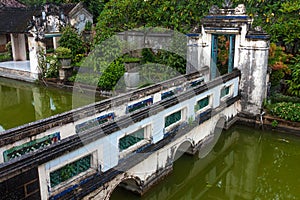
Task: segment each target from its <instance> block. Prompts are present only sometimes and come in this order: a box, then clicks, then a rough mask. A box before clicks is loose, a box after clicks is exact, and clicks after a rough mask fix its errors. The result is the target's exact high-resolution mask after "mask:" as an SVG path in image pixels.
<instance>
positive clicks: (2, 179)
mask: <svg viewBox="0 0 300 200" xmlns="http://www.w3.org/2000/svg"><path fill="white" fill-rule="evenodd" d="M239 8H243V6H239V7H238V8H236V9H219V10H218V11H216V10H213V11H214V12H212V13H211V15H209V16H207V17H205V18H204V19H203V25H202V33H201V34H191V35H189V37H188V45H187V46H188V49H187V51H188V53H187V61H188V63H190V64H193V66H196V68H195V69H196V72H193V73H190V74H187V75H182V76H179V77H176V78H173V79H171V80H168V81H165V82H162V83H159V84H156V85H152V86H149V87H146V88H143V89H139V90H134V91H132V92H129V93H126V94H123V95H119V96H116V97H113V98H110V99H107V100H104V101H101V102H97V103H94V104H91V105H88V106H85V107H82V108H78V109H75V110H72V111H69V112H66V113H63V114H60V115H56V116H53V117H50V118H47V119H44V120H40V121H37V122H33V123H30V124H27V125H24V126H21V127H17V128H14V129H11V130H7V131H4V132H2V133H0V163H1V164H0V197H1V198H4V199H109V198H110V196H111V194H112V192H113V191H114V189H115V188H116V187H117V186H122V187H125V188H126V189H128V190H131V191H133V192H136V193H139V194H143V193H145V192H146V191H147V190H148V189H149V188H150V187H151V186H152V185H153V184H155V183H156V182H157V181H159V180H160V179H162V178H163V177H164V176H166V175H167V174H168V173H169V172H170V171H172V168H173V163H174V161H175V160H176V159H177V158H178V157H179V156H180V154H182V153H183V152H187V153H190V154H194V153H195V152H198V154H199V157H206V155H208V154H209V152H210V150H211V147H212V146H213V145H208V144H215V143H216V142H217V139H218V137H219V135H220V134H221V130H222V129H223V128H228V127H230V125H232V124H233V123H234V122H235V120H236V116H237V115H238V114H239V113H241V112H242V113H244V114H249V115H252V116H253V115H254V116H256V115H259V114H260V109H261V106H262V102H263V99H264V98H265V96H266V93H267V92H266V85H267V60H268V38H269V37H268V36H267V35H266V34H264V33H263V32H261V31H254V30H252V29H251V30H250V29H249V27H251V22H252V20H251V18H249V17H248V16H247V15H245V11H244V10H243V9H241V10H240V9H239ZM220 34H224V35H226V37H227V36H228V37H227V38H228V39H229V40H228V41H229V43H228V44H229V52H228V55H229V60H228V73H225V74H224V75H222V76H220V74H218V73H217V65H216V63H217V60H218V48H217V44H218V37H219V36H220ZM203 66H207V67H203ZM189 67H190V66H187V68H189ZM187 71H189V72H192V71H191V70H187Z"/></svg>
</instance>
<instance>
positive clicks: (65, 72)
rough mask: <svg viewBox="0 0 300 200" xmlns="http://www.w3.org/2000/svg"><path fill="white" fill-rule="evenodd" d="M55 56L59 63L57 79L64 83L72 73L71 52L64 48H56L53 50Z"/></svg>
mask: <svg viewBox="0 0 300 200" xmlns="http://www.w3.org/2000/svg"><path fill="white" fill-rule="evenodd" d="M55 55H56V56H57V59H58V60H59V61H60V63H61V67H60V69H59V79H60V80H63V81H66V80H68V78H69V77H70V76H72V73H73V67H72V66H71V57H72V54H71V50H70V49H69V48H66V47H57V48H56V49H55Z"/></svg>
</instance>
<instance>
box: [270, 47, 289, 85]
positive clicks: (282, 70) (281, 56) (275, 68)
mask: <svg viewBox="0 0 300 200" xmlns="http://www.w3.org/2000/svg"><path fill="white" fill-rule="evenodd" d="M290 58H291V55H289V54H286V53H285V52H284V48H283V47H280V46H276V44H274V43H271V45H270V50H269V60H268V63H269V66H270V67H271V68H272V72H271V76H270V81H271V83H272V86H276V85H279V83H280V80H281V79H283V78H284V77H285V75H286V74H290V70H289V68H288V66H287V64H286V63H287V62H288V61H289V59H290Z"/></svg>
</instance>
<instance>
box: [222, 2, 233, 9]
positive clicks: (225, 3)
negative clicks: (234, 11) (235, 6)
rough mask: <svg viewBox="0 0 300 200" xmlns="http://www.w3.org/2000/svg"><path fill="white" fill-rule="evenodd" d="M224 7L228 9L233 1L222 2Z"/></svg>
mask: <svg viewBox="0 0 300 200" xmlns="http://www.w3.org/2000/svg"><path fill="white" fill-rule="evenodd" d="M222 6H223V8H225V9H228V8H231V6H232V3H231V1H230V0H225V1H224V3H223V4H222Z"/></svg>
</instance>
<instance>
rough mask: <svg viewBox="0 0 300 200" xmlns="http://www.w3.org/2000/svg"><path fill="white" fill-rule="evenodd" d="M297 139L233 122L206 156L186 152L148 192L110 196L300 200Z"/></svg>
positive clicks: (117, 192)
mask: <svg viewBox="0 0 300 200" xmlns="http://www.w3.org/2000/svg"><path fill="white" fill-rule="evenodd" d="M299 144H300V138H299V137H295V136H289V135H285V134H280V133H276V134H274V132H262V131H258V130H253V129H249V128H245V127H239V126H235V127H233V128H231V129H230V130H228V131H223V132H222V134H221V135H220V138H219V139H218V141H217V142H216V144H215V145H214V147H213V148H212V150H211V151H210V152H209V153H208V154H207V155H206V156H205V157H200V156H199V155H201V154H196V155H195V156H190V155H186V154H183V155H182V156H181V157H180V158H179V159H178V160H176V162H175V163H174V170H173V172H172V173H171V174H170V175H169V176H167V178H166V179H164V180H162V181H161V182H159V184H157V185H155V186H154V187H153V188H152V189H151V190H150V191H148V192H147V193H146V194H145V195H144V196H142V197H139V196H137V195H135V194H133V193H131V192H128V191H126V190H123V189H122V188H119V187H118V188H117V189H116V190H115V191H114V192H113V196H112V198H111V199H112V200H117V199H118V200H119V199H122V200H123V199H124V200H127V199H128V200H138V199H139V200H177V199H178V200H187V199H189V200H190V199H191V200H198V199H199V200H202V199H205V200H206V199H249V200H250V199H261V200H269V199H282V200H285V199H300V191H299V185H300V178H299V177H300V170H299V168H298V165H299V163H300V145H299Z"/></svg>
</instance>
